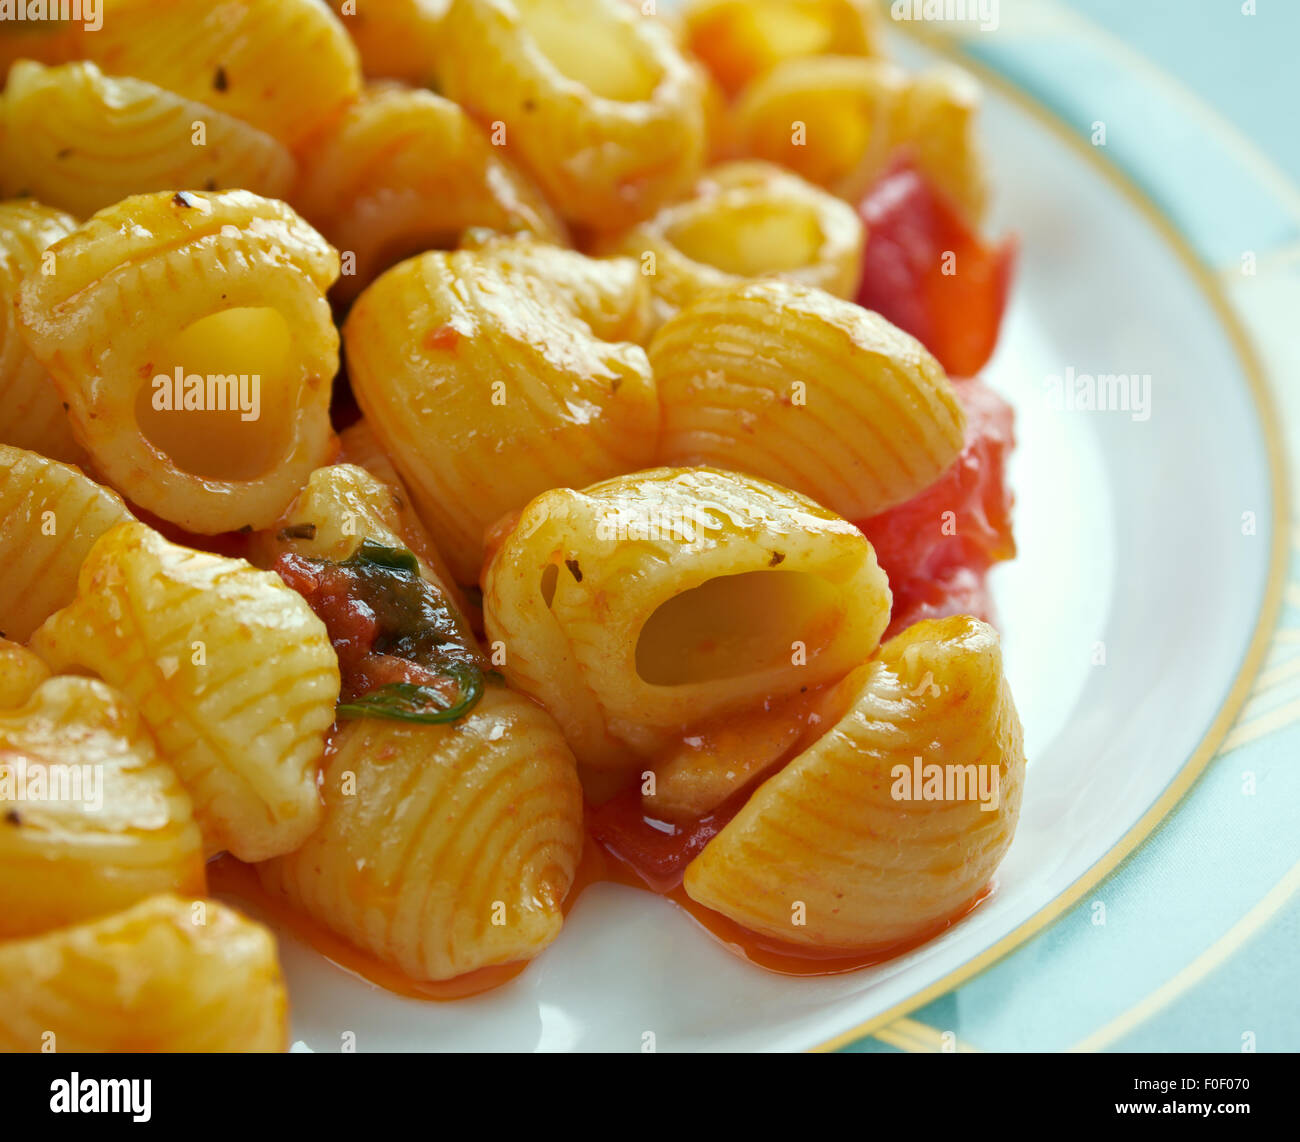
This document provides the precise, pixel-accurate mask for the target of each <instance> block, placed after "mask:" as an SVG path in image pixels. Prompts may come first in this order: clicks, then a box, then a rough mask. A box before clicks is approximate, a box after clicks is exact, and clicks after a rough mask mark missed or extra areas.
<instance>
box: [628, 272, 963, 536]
mask: <svg viewBox="0 0 1300 1142" xmlns="http://www.w3.org/2000/svg"><path fill="white" fill-rule="evenodd" d="M650 363H651V366H652V367H653V369H654V374H655V379H656V381H657V382H658V385H659V395H660V401H661V402H662V405H663V434H662V436H661V443H660V451H659V457H660V461H661V462H662V463H665V464H714V465H717V466H719V467H724V468H734V469H736V470H737V471H741V472H748V473H751V474H752V475H755V476H761V477H763V478H764V479H768V480H773V481H775V482H777V483H779V484H784V485H785V486H787V487H790V488H794V489H796V490H797V491H800V492H803V493H804V494H805V495H809V496H812V498H813V499H815V500H816V501H817V502H818V503H821V504H825V505H826V506H827V507H828V508H830V509H831V510H832V511H834V512H837V513H838V514H839V515H842V516H844V517H845V518H847V519H867V518H869V517H871V516H873V515H875V514H876V513H877V512H881V511H884V510H885V509H886V508H890V507H893V506H894V505H895V504H900V503H903V502H904V501H905V500H910V499H911V498H912V497H913V496H915V495H916V494H917V493H918V492H921V491H923V490H924V489H925V488H927V487H929V486H930V485H931V484H932V483H934V481H935V480H937V479H938V478H939V477H940V476H941V475H942V474H943V473H944V472H945V471H946V470H947V469H948V468H949V467H950V466H951V465H952V463H953V461H955V460H956V459H957V456H958V455H959V454H960V452H961V449H962V442H963V433H964V431H965V423H966V422H965V414H964V413H963V412H962V408H961V405H960V403H959V402H958V400H957V395H956V393H955V392H954V391H953V388H952V385H951V384H949V382H948V378H947V377H946V376H945V375H944V372H943V369H942V367H941V366H940V365H939V362H938V361H936V360H935V359H934V358H933V357H932V356H931V355H930V354H929V353H928V352H927V351H926V350H925V348H924V347H923V346H922V345H921V343H920V342H919V341H917V340H916V339H915V338H913V337H910V336H909V335H908V334H906V333H904V332H903V331H902V330H901V329H897V328H895V327H894V326H893V325H891V324H890V323H889V322H888V321H886V320H885V319H884V318H883V317H881V316H880V315H879V314H876V313H872V312H870V311H868V310H865V309H862V308H861V307H859V306H857V305H854V304H853V303H852V302H847V301H841V300H840V299H839V298H834V297H831V296H830V295H829V294H827V293H824V292H822V291H821V290H816V289H811V288H809V287H807V286H803V285H799V284H798V283H795V282H786V281H778V280H769V281H759V282H749V283H740V284H738V285H734V286H728V287H726V288H723V289H719V290H715V291H713V292H711V293H709V294H707V295H705V296H703V297H701V298H700V299H699V300H698V301H696V302H694V303H693V304H691V305H689V306H688V307H687V308H686V309H684V310H682V311H681V313H679V314H678V315H677V316H676V317H675V318H673V319H672V320H671V321H669V322H668V323H667V324H666V325H664V327H663V328H662V329H661V330H660V331H659V332H658V334H656V336H655V338H654V340H653V341H652V342H651V345H650Z"/></svg>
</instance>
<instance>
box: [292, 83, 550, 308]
mask: <svg viewBox="0 0 1300 1142" xmlns="http://www.w3.org/2000/svg"><path fill="white" fill-rule="evenodd" d="M293 202H294V205H295V206H297V208H298V209H299V210H300V211H301V212H302V214H303V217H305V218H306V219H307V221H309V222H310V223H311V224H312V225H313V226H316V227H317V228H318V229H319V230H320V232H321V233H322V234H324V235H325V237H326V238H327V239H329V241H330V242H331V243H332V244H333V245H334V246H335V247H336V248H337V249H339V250H341V251H344V252H345V254H350V255H351V256H352V258H353V259H355V264H350V263H349V264H347V265H345V267H344V273H343V276H342V277H340V278H339V281H338V284H337V285H336V286H335V289H334V292H335V295H336V296H337V297H338V298H339V299H340V300H349V299H351V298H353V297H355V296H356V295H357V294H358V293H360V292H361V290H362V289H364V288H365V287H366V286H367V285H369V284H370V282H371V281H373V280H374V278H376V277H377V276H378V275H379V274H380V273H382V272H383V271H384V270H386V269H388V267H389V266H391V265H392V264H393V263H394V262H397V261H399V260H401V259H402V258H405V257H409V256H410V255H412V254H418V253H422V252H423V251H425V250H431V249H448V248H452V247H455V246H456V244H457V241H458V240H459V238H460V236H461V234H462V233H463V232H464V231H465V230H468V229H470V228H471V227H486V228H488V229H491V230H497V231H501V232H504V233H516V232H519V233H527V234H532V235H534V236H535V237H537V238H540V239H542V240H544V241H547V242H554V243H556V244H560V245H562V244H564V243H565V241H566V240H567V235H566V233H565V230H564V226H563V224H562V223H561V222H560V221H559V219H558V218H556V216H555V213H554V212H553V211H552V210H551V207H550V206H549V205H548V204H547V203H546V201H545V199H543V198H542V196H541V194H540V193H539V192H538V190H537V189H536V188H535V187H534V186H533V185H532V184H531V183H530V182H529V180H528V179H527V178H526V177H525V176H524V174H523V173H522V172H520V171H519V170H517V169H516V168H515V167H514V166H513V165H512V164H511V163H510V162H509V161H508V160H507V159H506V157H505V152H504V151H503V150H502V149H501V148H499V147H495V146H493V145H492V141H491V138H490V136H489V134H488V132H487V131H486V130H484V129H483V128H482V127H480V126H479V125H478V124H477V123H475V122H474V120H473V119H471V118H470V117H469V116H468V115H466V114H465V112H464V111H462V110H461V109H460V108H459V107H457V106H456V104H454V103H453V102H451V100H450V99H444V98H443V97H442V96H441V95H435V94H434V93H433V92H431V91H411V90H409V89H407V88H403V87H401V86H400V85H398V84H373V85H371V86H370V87H369V88H367V89H366V91H365V92H363V93H362V95H361V98H360V99H358V100H357V101H356V102H355V103H353V104H352V105H351V106H350V107H348V109H347V111H346V112H344V114H343V116H342V117H341V118H340V119H339V120H338V122H336V123H334V124H333V125H332V126H331V127H330V128H329V130H328V131H326V132H325V133H324V134H323V135H322V136H321V137H320V138H318V139H317V140H315V141H314V142H313V143H312V145H311V147H310V148H309V149H308V150H306V151H305V152H304V155H303V165H302V173H301V176H300V178H299V180H298V184H297V187H296V189H295V191H294V194H293Z"/></svg>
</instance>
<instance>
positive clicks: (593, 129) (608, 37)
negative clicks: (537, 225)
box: [439, 0, 706, 230]
mask: <svg viewBox="0 0 1300 1142" xmlns="http://www.w3.org/2000/svg"><path fill="white" fill-rule="evenodd" d="M442 35H443V37H444V42H443V53H444V58H443V59H442V61H441V64H440V68H439V70H440V75H441V79H442V83H443V90H444V91H445V93H446V94H447V95H448V96H449V97H450V98H452V99H454V100H455V101H456V102H457V103H459V104H460V105H461V106H462V107H464V108H465V109H466V110H467V111H468V112H469V113H470V114H471V115H473V116H474V117H475V118H476V119H478V120H479V121H480V122H481V123H484V124H486V125H488V126H490V127H491V129H492V130H493V131H494V132H495V133H496V134H497V136H498V137H500V138H502V139H503V141H504V143H505V145H506V146H507V147H508V148H509V150H510V152H511V153H512V154H515V155H518V157H519V160H520V161H521V163H522V164H523V165H524V166H525V167H526V168H527V169H528V170H529V171H530V172H531V173H532V175H533V177H534V178H535V179H536V180H537V182H538V184H539V185H540V186H541V188H542V190H543V192H544V193H545V194H546V195H547V197H548V198H549V199H550V201H551V202H552V203H553V204H554V205H555V207H556V209H557V210H559V211H560V213H561V215H562V216H563V217H564V218H565V219H566V220H568V221H570V222H574V223H578V224H581V225H583V226H587V227H591V228H593V229H597V230H619V229H622V228H623V227H625V226H627V225H630V224H631V223H633V222H635V221H637V220H638V219H641V218H645V217H648V216H649V215H650V214H652V213H653V212H654V211H655V210H656V209H657V208H658V207H659V206H660V205H662V204H663V203H664V202H667V201H668V200H670V199H672V198H674V197H676V196H677V195H678V194H680V193H682V192H683V191H685V190H686V189H687V187H689V186H690V185H691V182H692V181H693V180H694V178H695V176H696V175H697V174H698V173H699V169H700V165H701V163H702V162H703V159H704V154H705V134H706V120H705V111H704V90H705V89H704V85H703V84H702V82H701V80H700V76H699V74H698V72H697V70H696V69H695V67H694V66H693V65H692V64H691V63H689V62H688V61H687V60H686V58H685V57H684V56H683V55H682V53H681V52H680V51H679V50H678V48H677V47H676V45H675V44H674V43H673V38H672V35H671V34H670V32H669V31H668V29H666V28H665V27H663V26H661V25H660V24H659V22H658V21H656V20H649V19H644V18H642V17H641V16H640V15H639V14H638V13H637V12H636V11H635V10H634V9H633V7H632V6H631V5H628V4H626V3H624V2H623V0H452V4H451V8H450V10H449V11H448V13H447V16H446V19H445V20H444V22H443V26H442Z"/></svg>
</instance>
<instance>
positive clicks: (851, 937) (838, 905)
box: [685, 616, 1025, 951]
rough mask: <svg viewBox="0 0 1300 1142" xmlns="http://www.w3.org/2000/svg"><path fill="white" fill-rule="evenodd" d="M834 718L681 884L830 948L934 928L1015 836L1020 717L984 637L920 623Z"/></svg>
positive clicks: (839, 700) (856, 675) (944, 623)
mask: <svg viewBox="0 0 1300 1142" xmlns="http://www.w3.org/2000/svg"><path fill="white" fill-rule="evenodd" d="M831 703H832V705H836V704H838V705H839V706H840V708H841V709H843V711H844V712H843V713H842V715H841V716H840V717H839V719H838V721H836V722H835V724H834V725H833V727H832V728H831V729H829V730H828V731H827V732H826V733H825V734H824V735H823V736H822V737H821V738H820V739H818V740H817V742H816V743H815V744H814V745H812V746H810V747H809V748H808V749H807V750H805V751H804V752H803V753H802V754H800V755H799V756H798V757H796V758H795V759H794V760H793V761H791V762H790V763H789V764H788V765H787V766H786V767H785V768H784V769H782V770H781V771H780V772H779V773H778V774H777V775H776V776H775V777H772V778H771V779H770V780H768V781H767V782H765V783H764V784H763V785H762V786H760V787H759V789H758V790H757V791H756V792H755V793H754V795H753V796H752V797H751V798H750V799H749V801H748V802H746V804H745V805H744V807H743V808H742V809H741V810H740V812H739V813H738V814H737V815H736V816H735V817H734V818H733V819H732V820H731V822H730V823H729V824H728V825H726V827H725V828H723V830H722V831H721V832H720V833H718V835H717V836H716V837H714V838H713V840H711V841H710V842H709V843H708V845H707V846H706V847H705V849H704V851H703V852H702V853H701V854H700V855H699V856H698V857H696V858H695V860H694V861H692V862H691V864H690V865H688V866H687V869H686V879H685V885H686V891H687V893H688V894H689V895H690V896H691V898H692V899H694V900H697V901H699V902H700V903H701V904H704V905H706V906H707V907H709V908H712V909H714V910H715V911H717V912H721V913H722V914H723V915H725V916H728V917H730V918H731V919H732V920H735V921H736V922H737V923H738V924H741V925H742V926H744V927H745V928H748V929H750V930H751V931H754V932H758V933H761V934H762V935H765V936H770V937H772V938H774V939H778V940H781V941H784V942H785V943H790V944H802V945H808V946H815V947H818V948H822V949H825V950H830V951H837V950H838V951H856V950H862V949H869V948H877V947H880V948H884V947H888V946H890V945H897V944H899V943H902V942H907V941H911V940H915V939H921V938H924V937H926V936H928V935H930V934H931V933H933V932H934V931H935V930H936V929H937V928H938V927H939V926H941V925H942V924H944V923H945V922H947V921H949V920H952V919H954V918H955V917H956V916H957V915H958V914H959V913H960V912H961V911H962V909H964V908H965V907H967V906H968V905H969V904H971V902H972V901H973V900H974V899H975V898H976V897H977V896H978V894H979V893H980V891H981V890H982V889H983V888H984V887H985V885H986V884H987V883H988V881H989V878H990V877H991V876H992V875H993V872H994V870H995V869H996V868H997V866H998V864H999V862H1000V861H1001V860H1002V856H1003V854H1004V853H1005V852H1006V850H1007V847H1008V846H1009V845H1010V843H1011V838H1012V836H1013V834H1014V833H1015V828H1016V821H1017V819H1018V817H1019V814H1020V801H1021V794H1022V792H1023V786H1024V772H1025V755H1024V747H1023V744H1022V737H1021V729H1020V720H1019V718H1018V716H1017V714H1016V709H1015V704H1014V702H1013V701H1012V698H1011V694H1010V691H1009V690H1008V688H1007V683H1006V679H1005V678H1004V677H1003V674H1002V656H1001V652H1000V650H999V647H998V638H997V634H996V632H995V631H994V630H993V629H992V628H991V627H989V626H987V625H985V624H984V623H981V622H978V621H977V620H975V619H972V618H969V617H966V616H958V617H954V618H948V619H941V620H930V621H927V622H922V623H917V624H916V625H915V626H912V627H910V628H908V629H907V630H906V631H904V632H903V633H902V634H900V635H898V636H897V637H896V638H894V639H891V640H890V641H889V642H887V643H886V644H885V645H884V646H883V647H882V648H881V650H880V653H879V654H878V655H877V656H876V657H875V658H874V659H872V661H870V662H869V663H867V664H865V665H864V666H862V667H860V668H859V669H857V670H855V671H854V672H853V673H852V674H851V675H849V677H848V678H846V679H845V680H844V681H843V682H842V683H840V685H839V687H838V688H837V692H836V693H835V694H834V695H833V696H832V698H831Z"/></svg>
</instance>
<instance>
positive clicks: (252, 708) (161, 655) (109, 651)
mask: <svg viewBox="0 0 1300 1142" xmlns="http://www.w3.org/2000/svg"><path fill="white" fill-rule="evenodd" d="M32 648H33V649H34V650H35V651H36V652H37V653H38V654H40V655H41V657H42V658H44V659H45V660H46V661H47V662H49V663H50V664H51V665H52V666H53V667H54V668H55V669H56V670H59V671H66V670H73V669H84V670H89V671H91V672H93V673H95V674H97V675H98V676H99V677H101V678H103V679H104V680H105V681H107V682H109V683H111V684H112V685H114V686H116V687H117V688H118V689H119V690H121V691H122V692H123V693H124V694H125V695H126V696H127V697H128V698H129V699H130V700H131V701H132V702H134V703H135V705H136V706H137V707H138V708H139V710H140V714H141V716H142V717H143V718H144V721H145V723H146V725H147V726H148V727H149V729H150V731H151V732H152V733H153V735H154V737H155V738H156V739H157V741H158V745H159V748H160V749H161V750H162V753H163V755H164V756H165V757H166V758H167V759H168V760H169V761H170V762H171V763H172V764H173V765H174V766H175V767H176V770H177V772H178V773H179V774H180V777H181V780H182V781H183V782H184V783H185V786H186V788H187V789H188V790H189V793H190V795H191V797H192V798H193V799H194V807H195V815H196V817H197V818H198V821H199V826H200V828H201V829H202V830H203V839H204V844H205V846H206V849H207V851H208V852H209V853H212V852H220V851H222V850H228V851H230V852H231V853H233V854H234V855H235V856H237V857H239V858H240V859H241V860H263V859H265V858H267V857H270V856H275V855H277V854H278V853H282V852H288V851H290V850H291V849H293V848H295V847H297V846H298V845H299V844H301V843H302V841H303V840H304V839H305V838H306V837H307V836H308V834H310V833H311V831H312V829H314V828H315V827H316V825H317V824H318V823H319V821H320V815H321V806H320V801H319V800H318V798H317V795H316V771H317V768H318V765H319V763H320V759H321V756H322V754H323V753H324V750H325V734H326V731H327V730H328V729H329V728H330V726H331V725H332V724H333V722H334V703H335V701H336V699H337V698H338V693H339V667H338V660H337V659H336V657H335V654H334V650H333V648H332V647H331V645H330V641H329V637H328V635H327V634H326V631H325V626H324V624H323V623H322V622H321V621H320V619H318V618H317V617H316V616H315V615H314V614H313V613H312V611H311V608H310V607H308V605H307V603H306V602H305V601H304V600H303V598H302V597H301V596H300V595H298V594H297V592H295V591H293V590H290V588H288V587H286V586H285V585H284V583H283V582H282V581H281V580H280V578H279V577H278V576H277V575H275V574H274V573H272V572H269V571H259V570H257V569H255V568H254V567H252V566H251V565H249V564H248V563H246V562H244V561H243V560H242V559H228V558H225V557H223V556H219V555H211V554H208V553H206V552H200V551H193V550H190V549H189V548H185V547H181V546H179V545H178V544H175V543H170V542H168V541H167V540H165V539H163V538H162V536H160V535H159V534H158V533H157V532H155V531H153V530H152V529H151V528H148V527H146V526H145V525H144V524H141V523H135V522H131V523H124V524H120V525H118V526H117V527H114V528H112V529H111V530H109V531H108V532H106V533H105V534H104V535H103V536H102V537H101V539H100V540H99V542H98V543H96V545H95V546H94V548H92V550H91V552H90V554H89V555H88V556H87V557H86V561H85V563H84V564H83V566H82V569H81V575H80V579H79V582H78V591H77V597H76V598H75V599H74V600H73V601H72V602H71V603H70V604H69V605H68V606H67V607H65V608H64V609H63V610H61V611H59V612H58V613H57V614H55V615H54V616H52V617H51V618H50V619H49V620H48V621H47V622H46V623H45V624H44V625H43V626H42V627H41V629H40V630H38V631H37V632H36V634H35V635H34V636H33V638H32Z"/></svg>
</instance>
